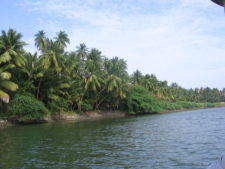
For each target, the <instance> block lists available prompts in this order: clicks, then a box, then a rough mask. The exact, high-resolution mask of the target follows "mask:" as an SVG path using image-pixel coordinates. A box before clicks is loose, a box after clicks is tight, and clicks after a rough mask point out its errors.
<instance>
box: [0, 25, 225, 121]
mask: <svg viewBox="0 0 225 169" xmlns="http://www.w3.org/2000/svg"><path fill="white" fill-rule="evenodd" d="M34 41H35V45H36V47H37V52H36V53H29V52H27V51H25V49H24V46H25V45H26V44H27V43H26V42H24V41H23V40H22V35H21V34H20V33H17V32H16V31H15V30H13V29H9V30H8V31H2V32H1V34H0V99H1V101H0V102H1V103H0V111H1V112H2V113H1V114H4V115H10V116H9V117H11V118H14V119H18V118H19V117H20V116H21V115H20V114H19V113H21V114H23V113H25V114H26V118H25V119H29V118H30V119H32V118H33V119H35V118H39V116H38V115H37V114H38V113H37V114H36V116H35V117H33V116H32V115H30V114H29V113H28V112H29V111H27V109H29V110H30V111H31V114H32V111H33V112H53V113H56V112H68V111H73V112H85V111H93V110H122V111H129V112H149V111H156V110H158V109H157V108H155V109H154V108H153V107H154V106H153V105H155V107H160V105H159V104H157V103H159V102H161V103H162V102H163V103H165V102H166V103H171V104H172V103H175V102H176V103H178V102H182V103H184V102H196V103H197V102H211V103H214V102H223V101H225V89H223V90H218V89H216V88H214V89H210V88H208V87H207V88H196V89H185V88H182V87H181V86H179V85H178V84H176V83H172V84H170V85H169V84H168V82H167V81H160V80H158V79H157V77H156V76H155V75H153V74H146V75H143V74H142V73H141V72H140V71H138V70H137V71H135V72H134V73H133V74H132V75H129V74H128V72H127V63H126V61H125V60H123V59H120V58H118V57H113V58H111V59H109V58H107V57H105V56H103V55H102V54H101V51H99V50H98V49H95V48H92V49H89V48H88V47H87V46H86V45H85V44H80V45H78V46H77V47H76V48H75V49H74V51H66V50H65V49H66V47H67V45H68V44H69V43H70V40H69V38H68V35H67V34H66V33H65V32H63V31H60V32H58V33H57V34H56V37H54V38H53V39H49V38H48V37H46V35H45V32H44V31H39V32H38V33H37V34H35V37H34ZM31 100H32V101H31ZM36 102H37V103H36ZM8 103H9V104H8ZM31 105H32V106H31ZM34 105H36V106H34ZM156 105H157V106H156ZM29 106H30V107H29ZM152 106H153V107H152Z"/></svg>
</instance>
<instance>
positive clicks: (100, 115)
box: [43, 111, 127, 122]
mask: <svg viewBox="0 0 225 169" xmlns="http://www.w3.org/2000/svg"><path fill="white" fill-rule="evenodd" d="M126 115H127V113H125V112H120V111H113V112H112V111H110V112H86V113H82V114H75V113H74V114H67V113H61V114H55V115H49V116H47V117H45V118H44V119H43V120H44V121H45V122H53V121H58V120H71V121H82V120H97V119H105V118H117V117H125V116H126Z"/></svg>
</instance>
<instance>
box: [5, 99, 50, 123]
mask: <svg viewBox="0 0 225 169" xmlns="http://www.w3.org/2000/svg"><path fill="white" fill-rule="evenodd" d="M47 112H48V110H47V109H46V108H45V106H44V104H43V103H42V102H40V101H38V100H37V99H35V98H34V97H33V96H30V95H16V96H15V97H14V99H13V100H12V101H11V102H10V103H9V109H8V112H7V114H8V115H7V116H8V119H9V120H11V121H16V122H34V121H39V120H41V119H42V118H43V117H44V115H45V114H46V113H47Z"/></svg>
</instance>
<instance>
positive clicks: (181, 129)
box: [0, 108, 225, 169]
mask: <svg viewBox="0 0 225 169" xmlns="http://www.w3.org/2000/svg"><path fill="white" fill-rule="evenodd" d="M224 141H225V108H215V109H204V110H196V111H189V112H178V113H171V114H163V115H152V116H142V117H132V118H120V119H108V120H99V121H85V122H59V123H48V124H40V125H27V126H17V127H8V128H4V129H0V168H1V169H5V168H12V169H17V168H23V169H27V168H29V169H33V168H48V169H50V168H65V169H69V168H78V169H86V168H96V169H99V168H100V169H101V168H102V169H108V168H110V169H111V168H112V169H114V168H126V169H128V168H135V169H141V168H149V169H205V168H206V167H207V166H208V165H209V163H210V162H212V161H213V160H215V159H216V158H217V157H219V156H220V155H221V154H223V153H224V152H225V144H224Z"/></svg>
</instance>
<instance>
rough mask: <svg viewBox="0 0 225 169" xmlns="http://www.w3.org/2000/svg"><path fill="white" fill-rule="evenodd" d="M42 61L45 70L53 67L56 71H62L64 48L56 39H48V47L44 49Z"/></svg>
mask: <svg viewBox="0 0 225 169" xmlns="http://www.w3.org/2000/svg"><path fill="white" fill-rule="evenodd" d="M40 57H41V63H42V65H43V67H44V69H45V70H47V69H49V68H53V69H54V70H55V71H56V72H61V71H62V68H63V62H64V59H65V58H64V55H63V50H62V49H61V48H60V47H59V44H58V43H57V42H56V41H52V40H50V41H48V43H47V46H46V49H45V50H44V51H43V53H42V55H41V56H40Z"/></svg>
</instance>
